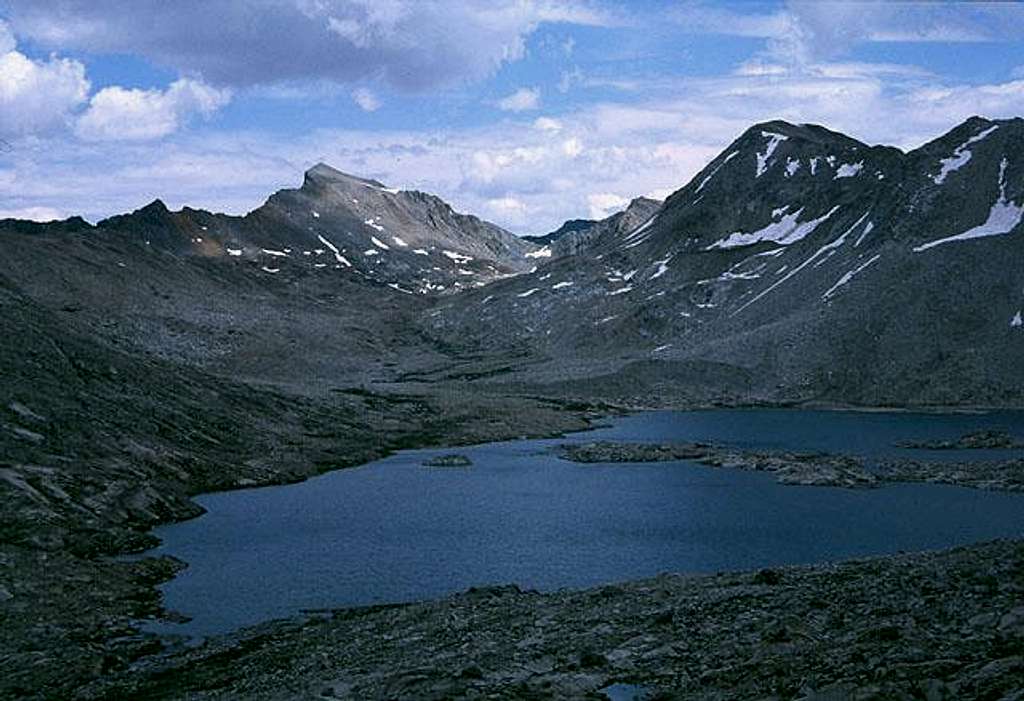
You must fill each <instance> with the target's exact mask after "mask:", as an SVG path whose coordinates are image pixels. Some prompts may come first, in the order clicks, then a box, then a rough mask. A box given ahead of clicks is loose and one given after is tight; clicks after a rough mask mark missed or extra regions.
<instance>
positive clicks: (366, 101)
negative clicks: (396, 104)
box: [352, 88, 380, 112]
mask: <svg viewBox="0 0 1024 701" xmlns="http://www.w3.org/2000/svg"><path fill="white" fill-rule="evenodd" d="M352 100H353V101H354V102H355V103H356V104H357V105H359V109H361V110H363V111H364V112H375V111H377V110H378V109H380V100H379V99H378V98H377V96H376V95H375V94H374V93H373V91H372V90H370V89H369V88H357V89H356V90H353V91H352Z"/></svg>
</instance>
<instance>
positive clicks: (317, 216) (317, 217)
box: [312, 209, 320, 219]
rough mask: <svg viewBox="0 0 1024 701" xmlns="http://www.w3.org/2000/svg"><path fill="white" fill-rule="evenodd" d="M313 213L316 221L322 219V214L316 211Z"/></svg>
mask: <svg viewBox="0 0 1024 701" xmlns="http://www.w3.org/2000/svg"><path fill="white" fill-rule="evenodd" d="M312 212H313V218H314V219H319V218H320V212H318V211H316V210H315V209H314V210H312Z"/></svg>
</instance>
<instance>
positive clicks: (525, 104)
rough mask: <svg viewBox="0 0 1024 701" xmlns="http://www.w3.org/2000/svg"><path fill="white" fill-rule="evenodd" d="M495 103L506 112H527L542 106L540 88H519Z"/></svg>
mask: <svg viewBox="0 0 1024 701" xmlns="http://www.w3.org/2000/svg"><path fill="white" fill-rule="evenodd" d="M495 105H496V106H497V108H498V109H500V110H505V111H506V112H527V111H529V110H535V109H539V108H540V89H538V88H519V89H518V90H516V91H515V92H514V93H512V94H511V95H508V96H507V97H503V98H502V99H500V100H498V101H497V102H496V103H495Z"/></svg>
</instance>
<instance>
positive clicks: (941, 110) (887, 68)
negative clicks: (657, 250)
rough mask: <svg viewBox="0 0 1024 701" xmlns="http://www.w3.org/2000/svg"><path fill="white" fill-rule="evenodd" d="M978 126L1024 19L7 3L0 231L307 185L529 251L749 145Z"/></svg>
mask: <svg viewBox="0 0 1024 701" xmlns="http://www.w3.org/2000/svg"><path fill="white" fill-rule="evenodd" d="M974 114H980V115H981V116H984V117H988V118H1006V117H1014V116H1022V115H1024V3H1018V2H996V3H985V2H973V3H966V2H964V3H960V2H907V3H903V2H867V1H863V2H835V3H833V2H785V1H780V2H704V1H696V0H695V1H685V2H684V1H678V0H676V1H671V0H630V1H625V0H217V1H216V2H207V1H206V0H176V1H175V2H167V0H160V1H159V2H158V1H156V0H0V218H3V217H19V218H27V219H36V220H48V219H54V218H64V217H68V216H72V215H81V216H84V217H85V218H86V219H88V220H90V221H97V220H99V219H101V218H103V217H106V216H110V215H112V214H116V213H121V212H126V211H131V210H134V209H137V208H139V207H142V206H144V205H145V204H147V203H148V202H150V201H152V200H153V199H155V198H160V199H162V200H163V201H164V202H166V203H167V204H168V206H170V207H172V208H174V209H176V208H179V207H182V206H185V205H188V206H192V207H200V208H204V209H209V210H213V211H222V212H228V213H233V214H244V213H245V212H248V211H250V210H252V209H254V208H256V207H258V206H260V205H261V204H262V203H263V202H264V200H265V199H266V198H267V196H269V195H270V194H271V193H272V192H274V191H276V190H278V189H281V188H285V187H298V185H299V184H300V183H301V182H302V173H303V172H304V171H305V170H306V169H307V168H309V167H310V166H312V165H314V164H316V163H317V162H321V161H322V162H325V163H327V164H329V165H331V166H333V167H335V168H338V169H339V170H343V171H345V172H349V173H353V174H356V175H360V176H364V177H371V178H376V179H377V180H380V181H382V182H384V183H386V184H387V185H389V186H391V187H398V188H402V189H418V190H424V191H427V192H432V193H435V194H437V195H440V196H441V197H443V198H444V199H446V200H447V201H448V202H450V203H451V204H452V205H453V206H454V207H455V208H456V209H457V210H459V211H463V212H470V213H473V214H477V215H478V216H481V217H483V218H485V219H489V220H491V221H494V222H496V223H498V224H500V225H502V226H504V227H506V228H508V229H509V230H511V231H514V232H516V233H518V234H537V233H545V232H547V231H550V230H553V229H555V228H557V227H558V226H559V224H561V222H562V221H564V220H565V219H569V218H581V217H585V218H601V217H604V216H608V215H610V214H612V213H614V212H615V211H617V210H618V209H621V208H622V207H624V206H625V205H626V204H627V203H628V202H629V200H630V199H632V198H633V197H637V196H640V195H646V196H652V197H657V198H663V197H666V196H667V195H668V194H670V193H671V192H673V191H674V190H676V189H678V188H680V187H682V186H683V185H685V184H686V182H688V181H689V180H690V179H691V178H692V177H693V176H694V175H695V174H696V173H697V172H698V171H699V170H700V169H701V168H702V167H703V166H704V165H705V164H707V163H708V162H709V161H710V160H711V159H712V158H714V157H715V156H716V155H717V154H718V153H719V152H721V150H722V149H724V148H725V147H726V146H727V145H728V144H729V143H730V142H731V141H732V140H733V139H735V138H736V137H737V136H739V135H740V134H741V133H742V132H743V131H744V130H745V129H747V128H748V127H749V126H751V125H752V124H754V123H756V122H759V121H766V120H770V119H786V120H788V121H791V122H796V123H802V122H812V123H818V124H823V125H825V126H827V127H829V128H832V129H835V130H837V131H841V132H843V133H846V134H849V135H850V136H853V137H855V138H858V139H860V140H862V141H865V142H867V143H871V144H876V143H884V144H890V145H895V146H898V147H900V148H904V149H910V148H915V147H917V146H919V145H921V144H923V143H926V142H927V141H929V140H931V139H934V138H936V137H938V136H940V135H941V134H943V133H945V132H946V131H948V130H950V129H951V128H952V127H954V126H955V125H956V124H958V123H960V122H962V121H963V120H964V119H966V118H967V117H969V116H971V115H974Z"/></svg>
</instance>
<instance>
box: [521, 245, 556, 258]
mask: <svg viewBox="0 0 1024 701" xmlns="http://www.w3.org/2000/svg"><path fill="white" fill-rule="evenodd" d="M526 257H527V258H550V257H551V248H550V247H549V246H544V247H543V248H538V249H537V250H536V251H530V252H529V253H527V254H526Z"/></svg>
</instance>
